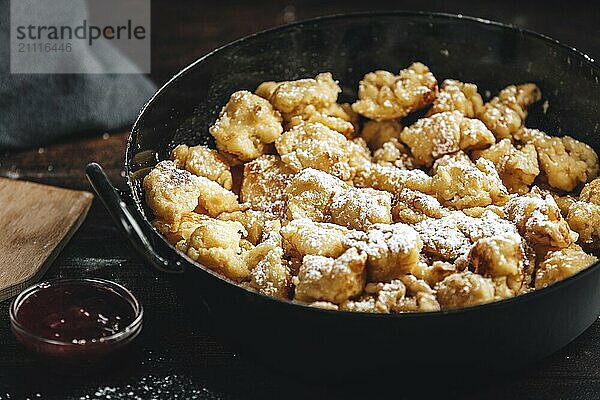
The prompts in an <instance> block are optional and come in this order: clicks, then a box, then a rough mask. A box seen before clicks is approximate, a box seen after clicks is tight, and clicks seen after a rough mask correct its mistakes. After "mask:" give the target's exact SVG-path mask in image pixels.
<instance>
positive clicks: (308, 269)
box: [295, 248, 367, 304]
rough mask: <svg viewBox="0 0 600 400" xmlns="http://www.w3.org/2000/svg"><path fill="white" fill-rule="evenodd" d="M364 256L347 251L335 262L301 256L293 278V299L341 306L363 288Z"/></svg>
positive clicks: (329, 259) (334, 260)
mask: <svg viewBox="0 0 600 400" xmlns="http://www.w3.org/2000/svg"><path fill="white" fill-rule="evenodd" d="M366 260H367V255H366V254H365V253H359V252H358V251H357V250H356V249H354V248H351V249H348V250H347V251H346V252H345V253H343V254H342V255H341V256H339V257H338V258H330V257H323V256H310V255H309V256H304V258H303V260H302V266H301V267H300V271H299V272H298V276H297V277H296V291H295V299H296V300H299V301H305V302H313V301H329V302H331V303H335V304H340V303H342V302H344V301H345V300H348V299H349V298H351V297H354V296H357V295H359V294H360V293H361V292H362V290H363V287H364V286H365V262H366Z"/></svg>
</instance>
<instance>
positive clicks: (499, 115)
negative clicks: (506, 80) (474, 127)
mask: <svg viewBox="0 0 600 400" xmlns="http://www.w3.org/2000/svg"><path fill="white" fill-rule="evenodd" d="M541 98H542V92H541V91H540V89H539V88H538V87H537V86H536V85H535V84H534V83H523V84H520V85H510V86H507V87H506V88H504V89H502V90H501V91H500V93H498V95H497V96H496V97H494V98H492V99H491V100H490V101H488V102H487V103H485V104H484V106H483V109H482V110H481V111H480V112H479V115H478V117H479V119H480V120H482V121H483V122H484V123H485V125H486V126H487V127H488V128H489V129H490V130H491V131H492V132H493V133H494V135H495V136H496V138H497V139H498V140H500V139H511V138H512V137H513V135H514V134H515V133H517V132H518V131H519V130H520V129H521V128H523V124H524V122H525V118H527V107H529V106H530V105H531V104H533V103H535V102H536V101H538V100H540V99H541Z"/></svg>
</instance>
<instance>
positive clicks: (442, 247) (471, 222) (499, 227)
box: [413, 210, 517, 262]
mask: <svg viewBox="0 0 600 400" xmlns="http://www.w3.org/2000/svg"><path fill="white" fill-rule="evenodd" d="M413 227H414V228H415V230H416V231H417V232H418V233H419V236H420V238H421V240H423V251H424V253H425V254H427V255H429V256H432V257H434V258H435V259H438V260H446V261H450V262H454V261H455V260H456V259H457V258H458V257H460V256H465V255H466V254H467V253H468V252H469V250H470V248H471V245H472V243H475V242H476V241H477V240H479V239H481V238H485V237H491V236H497V235H503V234H505V233H511V234H512V233H517V229H516V227H515V225H514V224H513V223H511V222H510V221H506V220H503V219H502V218H500V217H499V216H498V215H497V214H495V213H494V212H492V211H489V210H488V211H486V212H484V213H483V214H482V215H481V217H479V218H473V217H469V216H468V215H465V214H464V213H463V212H461V211H452V212H448V213H447V214H446V215H444V216H443V217H441V218H429V219H426V220H423V221H420V222H418V223H416V224H414V225H413Z"/></svg>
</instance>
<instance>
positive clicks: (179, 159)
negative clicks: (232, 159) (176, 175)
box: [171, 144, 233, 190]
mask: <svg viewBox="0 0 600 400" xmlns="http://www.w3.org/2000/svg"><path fill="white" fill-rule="evenodd" d="M171 159H172V160H173V161H175V165H176V166H177V168H179V169H185V170H188V171H190V172H191V173H192V174H194V175H197V176H204V177H206V178H208V179H210V180H211V181H215V182H217V183H218V184H219V185H221V186H223V187H224V188H225V189H227V190H231V187H232V186H233V178H232V176H231V170H230V169H229V164H228V163H227V161H226V160H225V158H224V157H223V156H221V155H220V154H219V152H218V151H216V150H213V149H211V148H209V147H207V146H192V147H189V146H187V145H185V144H180V145H179V146H177V147H175V149H173V151H172V152H171Z"/></svg>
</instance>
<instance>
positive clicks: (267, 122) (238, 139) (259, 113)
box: [209, 90, 283, 161]
mask: <svg viewBox="0 0 600 400" xmlns="http://www.w3.org/2000/svg"><path fill="white" fill-rule="evenodd" d="M209 131H210V134H211V135H212V136H213V137H214V138H215V140H216V142H217V148H218V149H219V150H220V151H223V152H225V153H227V154H230V155H233V156H234V157H236V158H237V159H239V160H240V161H250V160H253V159H255V158H258V157H260V156H261V155H263V154H265V152H266V149H267V145H268V144H270V143H273V142H275V140H276V139H277V138H278V137H279V136H280V135H281V133H282V132H283V127H282V126H281V115H280V114H279V112H278V111H276V110H274V109H273V107H272V106H271V103H269V102H268V101H267V100H265V99H263V98H262V97H259V96H257V95H255V94H252V93H250V92H248V91H245V90H240V91H238V92H235V93H233V94H232V95H231V97H230V98H229V101H228V102H227V104H226V105H225V106H224V107H223V109H222V110H221V113H220V114H219V118H218V119H217V121H216V122H215V123H214V125H213V126H211V127H210V129H209Z"/></svg>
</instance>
